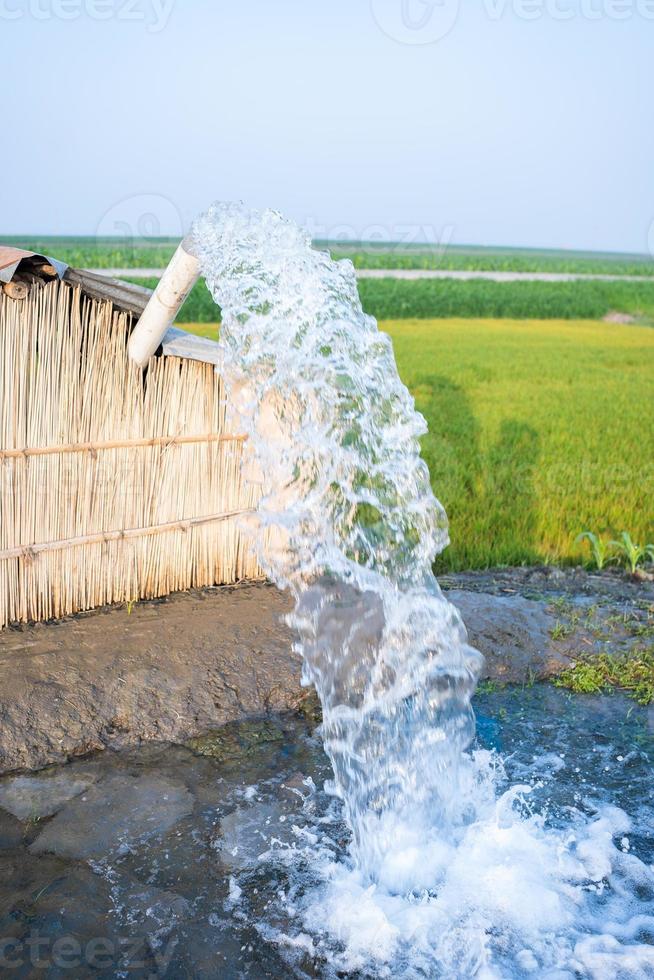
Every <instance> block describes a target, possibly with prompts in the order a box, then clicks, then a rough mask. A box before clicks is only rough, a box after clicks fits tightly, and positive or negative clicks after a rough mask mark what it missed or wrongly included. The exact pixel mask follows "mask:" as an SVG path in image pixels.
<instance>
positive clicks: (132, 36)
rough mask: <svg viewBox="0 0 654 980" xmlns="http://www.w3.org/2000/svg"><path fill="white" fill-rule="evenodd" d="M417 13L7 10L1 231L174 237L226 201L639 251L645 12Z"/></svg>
mask: <svg viewBox="0 0 654 980" xmlns="http://www.w3.org/2000/svg"><path fill="white" fill-rule="evenodd" d="M433 3H434V0H430V2H429V3H426V2H424V0H372V2H370V0H349V2H348V0H329V2H327V0H321V2H319V0H274V2H273V0H233V2H229V3H224V2H221V0H0V63H1V64H2V75H3V83H4V90H5V96H7V95H9V94H10V93H12V94H14V95H15V96H16V100H17V102H16V106H15V108H14V110H13V111H12V112H11V115H10V119H9V121H7V119H6V118H5V121H4V124H3V127H2V140H3V143H4V146H3V149H4V152H3V153H2V180H1V181H0V233H4V234H15V233H23V232H24V233H42V234H46V233H47V234H96V233H100V234H102V233H111V232H112V231H129V230H130V229H131V230H132V231H138V230H139V228H141V229H145V230H146V231H147V230H148V229H151V228H152V229H153V230H158V231H159V232H160V233H161V234H167V233H170V234H177V233H179V232H181V231H182V230H183V229H184V228H185V227H186V226H187V225H188V222H189V221H190V219H191V218H192V217H193V215H194V214H195V213H196V212H197V211H199V210H200V209H203V208H204V207H206V205H207V204H208V203H209V202H210V201H212V200H213V199H217V198H220V199H244V200H246V201H247V202H249V203H251V204H253V205H256V206H267V205H268V206H273V207H277V208H279V209H280V210H282V211H284V212H285V213H287V214H288V215H290V216H292V217H293V218H295V219H297V220H299V221H300V222H302V223H304V224H306V225H308V226H309V228H310V229H311V230H312V231H313V232H314V234H315V235H317V236H318V237H325V236H329V237H334V236H338V235H346V236H349V237H355V238H360V237H368V238H370V237H373V238H374V237H386V238H390V239H398V238H407V239H409V238H412V237H413V238H423V239H425V238H426V239H435V240H442V241H443V242H447V241H451V242H459V243H479V244H504V245H532V246H550V247H572V248H575V247H576V248H590V249H612V250H623V251H627V250H632V251H639V252H644V251H646V250H647V248H648V233H649V231H650V225H651V222H652V219H653V218H654V125H653V123H654V118H653V116H654V113H653V110H652V93H653V92H654V57H653V55H654V0H474V2H473V0H459V4H458V6H457V3H456V0H440V3H439V2H436V4H435V5H433ZM65 18H66V19H65ZM439 34H440V35H444V36H441V37H438V35H439ZM433 35H436V37H434V36H433ZM149 215H152V216H153V217H148V216H149ZM651 239H652V234H651V233H650V240H651Z"/></svg>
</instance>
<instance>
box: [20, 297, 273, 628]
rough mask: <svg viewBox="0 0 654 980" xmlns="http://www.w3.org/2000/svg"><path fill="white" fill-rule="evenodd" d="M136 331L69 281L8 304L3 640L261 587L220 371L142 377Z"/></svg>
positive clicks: (164, 363) (186, 366)
mask: <svg viewBox="0 0 654 980" xmlns="http://www.w3.org/2000/svg"><path fill="white" fill-rule="evenodd" d="M131 325H132V318H131V316H130V314H128V313H124V312H118V311H116V310H115V309H114V307H113V305H112V304H111V303H110V302H106V301H98V300H94V299H91V298H89V297H88V296H87V295H85V294H84V293H83V292H82V291H81V289H80V288H78V287H75V288H73V287H71V286H70V285H67V284H66V283H63V282H57V281H55V282H51V283H49V284H47V285H44V284H41V283H34V284H33V286H32V287H31V289H30V292H29V295H28V296H27V297H26V298H25V299H22V300H13V299H10V298H9V297H7V296H3V294H2V293H1V292H0V628H2V627H3V626H6V625H7V624H8V623H11V622H25V621H30V620H47V619H51V618H58V617H61V616H64V615H67V614H69V613H73V612H77V611H79V610H82V609H90V608H93V607H95V606H100V605H104V604H105V603H117V602H127V601H133V600H137V599H140V598H153V597H155V596H161V595H164V594H167V593H169V592H174V591H177V590H181V589H188V588H190V587H199V586H205V585H213V584H219V583H225V584H226V583H234V582H237V581H239V580H242V579H248V578H257V577H259V575H260V569H259V567H258V565H257V562H256V559H255V557H254V554H253V553H252V551H251V549H250V548H249V546H248V540H247V537H246V536H244V534H243V532H242V530H241V528H240V526H239V517H241V515H244V514H247V513H249V512H251V511H252V510H253V509H254V507H255V506H256V502H257V501H256V490H255V489H254V488H253V487H252V486H251V485H248V484H246V483H245V482H244V481H243V480H242V478H241V472H240V463H241V457H242V453H243V437H242V436H240V435H238V434H234V433H229V432H227V431H225V405H224V399H223V393H222V390H221V383H220V378H219V377H218V375H217V374H216V371H215V368H214V366H213V365H211V364H205V363H203V362H200V361H194V360H188V359H183V358H177V357H165V356H162V357H155V358H152V360H151V361H150V363H149V365H148V368H147V370H146V371H145V372H143V371H141V370H140V369H139V368H137V367H136V366H135V365H133V364H132V363H131V362H130V361H129V359H128V357H127V339H128V336H129V331H130V328H131Z"/></svg>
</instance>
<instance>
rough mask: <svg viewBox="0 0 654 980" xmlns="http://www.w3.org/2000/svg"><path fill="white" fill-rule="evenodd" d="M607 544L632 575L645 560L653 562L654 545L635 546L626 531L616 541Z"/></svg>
mask: <svg viewBox="0 0 654 980" xmlns="http://www.w3.org/2000/svg"><path fill="white" fill-rule="evenodd" d="M609 544H610V545H611V547H612V548H615V550H616V553H617V554H618V555H619V556H620V557H621V558H622V559H623V561H624V564H625V565H626V566H627V568H628V569H629V571H630V572H631V574H632V575H633V574H634V572H635V571H636V568H637V567H638V565H640V563H641V562H643V561H644V560H645V558H649V560H650V561H654V544H636V543H635V542H634V541H633V540H632V537H631V535H630V534H629V532H628V531H623V532H622V534H621V535H620V537H619V538H618V540H617V541H610V542H609Z"/></svg>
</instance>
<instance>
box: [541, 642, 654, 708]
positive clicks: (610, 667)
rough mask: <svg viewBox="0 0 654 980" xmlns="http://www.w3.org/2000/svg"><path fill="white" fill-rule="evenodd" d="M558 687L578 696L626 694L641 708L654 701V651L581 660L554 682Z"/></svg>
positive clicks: (599, 656)
mask: <svg viewBox="0 0 654 980" xmlns="http://www.w3.org/2000/svg"><path fill="white" fill-rule="evenodd" d="M554 684H555V685H556V686H557V687H566V688H568V690H570V691H573V692H574V693H575V694H608V693H610V692H611V691H613V690H615V689H616V688H617V689H620V690H622V691H626V692H627V694H629V696H630V697H632V698H633V699H634V700H635V701H637V702H638V704H651V702H652V701H654V647H650V648H648V649H641V650H632V651H630V652H629V653H625V654H621V655H611V654H608V653H602V654H599V655H597V656H594V657H593V658H592V659H584V660H578V661H577V663H575V664H574V665H573V666H572V667H569V668H567V669H566V670H564V671H563V672H562V673H561V674H559V676H558V677H556V678H555V679H554Z"/></svg>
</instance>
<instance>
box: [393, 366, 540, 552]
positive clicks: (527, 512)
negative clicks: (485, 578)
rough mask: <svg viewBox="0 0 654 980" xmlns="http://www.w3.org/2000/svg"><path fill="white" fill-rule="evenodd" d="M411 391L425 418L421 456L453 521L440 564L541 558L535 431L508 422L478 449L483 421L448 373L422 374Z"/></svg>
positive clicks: (435, 489) (480, 443) (451, 521)
mask: <svg viewBox="0 0 654 980" xmlns="http://www.w3.org/2000/svg"><path fill="white" fill-rule="evenodd" d="M411 392H412V394H413V395H414V397H415V400H416V407H417V409H418V411H420V412H422V414H423V415H424V416H425V417H426V418H427V419H429V432H428V434H427V435H426V436H424V438H423V439H422V454H423V457H424V459H425V461H426V462H427V465H428V466H429V471H430V473H431V481H432V486H433V487H434V491H435V493H436V495H437V497H438V498H439V500H440V501H441V503H442V504H443V506H444V507H445V510H446V511H447V514H448V517H449V520H450V536H451V538H452V541H453V544H452V545H451V546H450V548H448V550H447V551H446V552H445V555H444V556H443V558H442V559H440V562H439V563H440V564H442V566H443V567H447V568H449V567H455V568H461V567H469V566H471V565H494V564H495V565H497V564H521V563H526V562H537V561H539V560H540V559H541V557H542V556H541V555H539V553H538V550H537V547H536V534H537V500H536V492H535V487H534V475H535V470H536V466H537V464H538V459H539V456H540V439H539V435H538V433H537V432H536V431H535V430H534V429H533V428H531V426H529V425H527V424H526V423H525V422H522V421H520V420H518V419H506V420H505V421H503V422H502V424H501V426H500V430H499V433H498V435H497V438H496V440H495V442H494V443H493V444H492V445H490V446H489V447H483V445H482V438H481V426H480V424H479V421H478V419H477V418H476V417H475V415H474V414H473V411H472V409H471V406H470V401H469V399H468V396H467V395H466V394H465V392H464V391H463V390H462V388H461V387H460V386H459V385H457V384H455V383H454V382H453V381H451V380H450V379H449V378H446V377H441V376H438V377H434V376H433V375H429V376H428V377H426V376H425V377H420V376H419V377H418V378H416V379H415V381H414V382H413V384H412V385H411Z"/></svg>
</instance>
